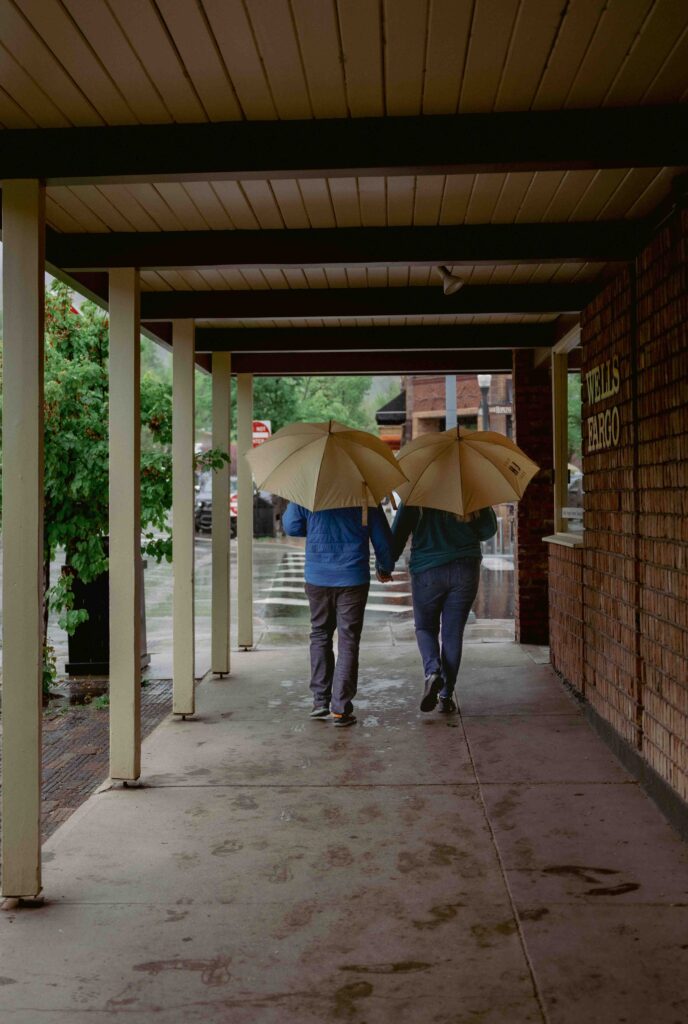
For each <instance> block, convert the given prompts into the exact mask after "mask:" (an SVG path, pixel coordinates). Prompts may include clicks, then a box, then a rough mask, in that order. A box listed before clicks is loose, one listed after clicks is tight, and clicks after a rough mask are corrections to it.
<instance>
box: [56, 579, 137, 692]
mask: <svg viewBox="0 0 688 1024" xmlns="http://www.w3.org/2000/svg"><path fill="white" fill-rule="evenodd" d="M145 564H146V563H145V562H144V561H143V560H142V559H140V560H139V573H140V579H139V583H140V587H141V668H145V667H146V666H147V665H149V664H150V654H148V653H147V651H146V602H145V596H144V589H143V570H144V567H145ZM73 590H74V607H75V608H85V609H86V610H87V612H88V616H89V617H88V622H83V623H82V624H81V625H80V626H78V627H77V629H76V631H75V633H74V636H70V637H69V638H68V643H69V661H68V662H67V664H66V665H65V671H66V672H67V674H68V675H70V676H107V675H109V674H110V574H109V573H108V572H104V573H102V574H101V575H100V576H98V577H97V579H95V580H92V582H91V583H82V582H81V581H80V580H75V581H74V586H73Z"/></svg>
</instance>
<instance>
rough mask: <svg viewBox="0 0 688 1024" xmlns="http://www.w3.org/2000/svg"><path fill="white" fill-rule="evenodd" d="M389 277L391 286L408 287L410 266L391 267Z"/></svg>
mask: <svg viewBox="0 0 688 1024" xmlns="http://www.w3.org/2000/svg"><path fill="white" fill-rule="evenodd" d="M387 279H388V282H389V287H390V288H408V285H409V267H390V268H389V271H388V274H387Z"/></svg>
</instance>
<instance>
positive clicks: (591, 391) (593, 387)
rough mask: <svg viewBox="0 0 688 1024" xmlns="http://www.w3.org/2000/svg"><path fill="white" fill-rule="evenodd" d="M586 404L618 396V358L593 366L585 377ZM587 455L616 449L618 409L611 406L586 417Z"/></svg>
mask: <svg viewBox="0 0 688 1024" xmlns="http://www.w3.org/2000/svg"><path fill="white" fill-rule="evenodd" d="M585 386H586V388H587V390H588V404H589V405H596V404H597V402H601V401H602V400H603V399H605V398H611V397H612V396H613V395H618V393H619V388H620V386H621V378H620V374H619V357H618V356H612V358H611V359H607V361H606V362H605V363H600V364H599V366H593V368H592V370H589V371H588V373H586V375H585ZM587 422H588V454H590V453H591V452H601V451H604V449H605V448H616V446H617V444H618V443H619V433H620V423H619V407H618V405H613V406H611V407H610V408H608V409H605V411H604V412H598V413H594V414H593V415H592V416H588V420H587Z"/></svg>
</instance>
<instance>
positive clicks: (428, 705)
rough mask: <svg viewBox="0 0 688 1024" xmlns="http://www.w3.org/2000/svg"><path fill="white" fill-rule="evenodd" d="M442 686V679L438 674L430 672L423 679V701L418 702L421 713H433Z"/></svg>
mask: <svg viewBox="0 0 688 1024" xmlns="http://www.w3.org/2000/svg"><path fill="white" fill-rule="evenodd" d="M443 686H444V679H443V678H442V676H441V675H440V674H439V672H431V673H430V675H429V676H427V677H426V679H425V689H424V690H423V699H422V701H421V702H420V709H421V711H434V709H435V708H436V707H437V696H438V694H439V692H440V690H441V689H442V687H443Z"/></svg>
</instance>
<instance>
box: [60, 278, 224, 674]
mask: <svg viewBox="0 0 688 1024" xmlns="http://www.w3.org/2000/svg"><path fill="white" fill-rule="evenodd" d="M107 356H108V321H107V318H106V317H105V315H104V314H103V313H102V312H101V311H100V310H99V309H98V308H97V307H96V306H95V305H93V303H89V302H85V303H84V304H83V305H82V307H81V311H80V312H77V311H76V310H74V309H73V307H72V296H71V292H70V291H69V288H68V287H67V286H66V285H64V284H61V283H60V282H54V283H53V285H52V286H51V288H50V291H49V292H48V293H47V295H46V317H45V400H44V411H45V484H44V486H45V512H44V534H45V536H44V540H45V549H44V550H45V562H44V578H45V593H46V600H45V606H44V646H45V649H46V652H47V624H48V613H49V610H50V609H51V608H52V609H53V610H55V611H56V612H57V613H58V614H59V623H60V625H61V626H62V627H63V628H64V629H65V630H66V631H67V632H68V633H73V632H74V630H75V629H76V627H77V626H78V625H79V624H80V623H81V622H84V621H86V619H87V618H88V613H87V612H86V611H85V610H83V609H75V608H74V594H73V589H72V584H73V581H74V580H75V579H79V580H81V581H82V582H84V583H89V582H91V581H92V580H94V579H95V578H96V577H97V576H99V575H100V574H101V573H102V572H104V571H105V570H106V569H107V567H108V559H107V551H106V545H105V538H106V536H107V533H108V519H109V505H108V371H107ZM141 427H142V452H141V528H142V531H143V539H142V552H143V554H145V555H148V556H150V557H153V558H155V559H157V560H160V559H162V558H167V559H170V558H171V555H172V534H171V530H170V526H169V516H168V512H169V509H170V508H171V505H172V463H171V452H170V443H171V440H172V398H171V386H170V382H169V379H167V380H166V379H165V378H164V375H162V376H161V375H160V374H159V373H158V374H157V375H156V373H155V368H153V369H152V370H147V371H146V372H144V374H143V375H142V378H141ZM225 459H226V456H223V455H222V454H221V453H220V452H217V451H211V452H206V453H205V454H204V455H203V456H199V457H197V460H196V461H197V464H199V465H200V467H201V468H204V469H215V468H218V466H219V465H221V464H222V462H223V461H224V460H225ZM58 547H63V548H64V549H65V554H66V563H67V568H65V569H64V570H63V572H62V573H61V575H60V577H59V579H58V580H56V581H55V583H54V584H53V585H52V586H51V580H50V562H51V559H52V558H54V556H55V552H56V550H57V548H58ZM49 661H50V659H49V652H47V653H46V668H45V672H44V681H46V682H47V683H49V680H50V676H51V674H52V670H51V667H50V664H49Z"/></svg>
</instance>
